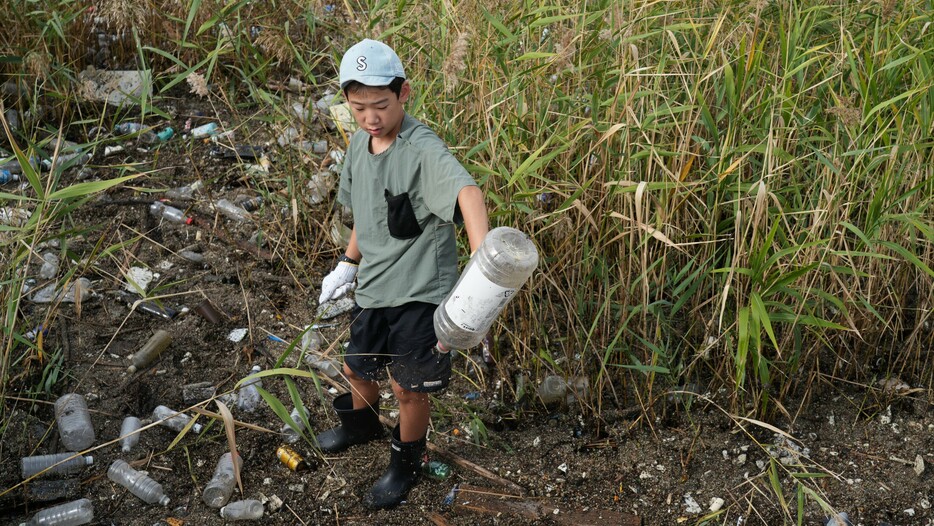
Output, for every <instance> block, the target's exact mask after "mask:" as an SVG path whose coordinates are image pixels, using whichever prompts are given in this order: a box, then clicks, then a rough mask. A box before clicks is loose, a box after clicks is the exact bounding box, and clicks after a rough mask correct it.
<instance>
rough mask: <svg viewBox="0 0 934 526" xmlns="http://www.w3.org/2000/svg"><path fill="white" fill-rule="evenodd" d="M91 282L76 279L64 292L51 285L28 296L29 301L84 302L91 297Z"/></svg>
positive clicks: (85, 279) (54, 284)
mask: <svg viewBox="0 0 934 526" xmlns="http://www.w3.org/2000/svg"><path fill="white" fill-rule="evenodd" d="M93 293H94V291H93V287H92V286H91V280H89V279H87V278H78V279H76V280H75V281H72V282H71V283H69V284H68V287H67V288H66V289H65V290H64V292H62V291H60V290H58V285H57V284H56V283H52V284H50V285H47V286H45V287H43V288H41V289H39V290H37V291H35V292H33V293H32V294H31V295H30V298H29V299H30V301H32V302H33V303H53V302H58V301H60V302H62V303H75V300H76V299H77V300H78V301H82V302H83V301H85V300H87V299H88V298H90V297H91V296H92V295H93Z"/></svg>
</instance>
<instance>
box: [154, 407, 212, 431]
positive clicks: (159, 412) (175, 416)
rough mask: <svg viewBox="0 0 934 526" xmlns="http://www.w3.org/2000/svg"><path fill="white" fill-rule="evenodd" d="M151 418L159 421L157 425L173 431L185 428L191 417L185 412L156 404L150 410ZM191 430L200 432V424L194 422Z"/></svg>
mask: <svg viewBox="0 0 934 526" xmlns="http://www.w3.org/2000/svg"><path fill="white" fill-rule="evenodd" d="M152 419H153V421H159V425H161V426H164V427H167V428H169V429H171V430H173V431H181V430H182V429H185V426H186V425H188V422H189V421H190V420H191V417H190V416H188V415H186V414H185V413H179V412H178V411H176V410H174V409H169V408H168V407H166V406H164V405H157V406H156V408H155V409H153V410H152ZM191 430H192V431H194V432H195V433H200V432H201V424H195V425H193V426H191Z"/></svg>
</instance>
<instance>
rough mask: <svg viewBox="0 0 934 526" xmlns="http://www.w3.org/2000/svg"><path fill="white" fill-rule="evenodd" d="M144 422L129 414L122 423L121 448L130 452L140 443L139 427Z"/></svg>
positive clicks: (125, 451)
mask: <svg viewBox="0 0 934 526" xmlns="http://www.w3.org/2000/svg"><path fill="white" fill-rule="evenodd" d="M141 425H142V422H140V421H139V418H136V417H135V416H128V417H126V418H124V419H123V423H122V424H120V450H121V451H123V452H124V453H129V452H130V451H131V450H132V449H133V448H134V447H135V446H136V444H138V443H139V428H140V427H141Z"/></svg>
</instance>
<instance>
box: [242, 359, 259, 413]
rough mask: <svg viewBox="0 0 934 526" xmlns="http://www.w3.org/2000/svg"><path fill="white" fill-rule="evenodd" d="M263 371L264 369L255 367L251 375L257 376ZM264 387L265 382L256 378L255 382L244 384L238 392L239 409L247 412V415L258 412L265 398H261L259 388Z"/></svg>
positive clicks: (251, 370)
mask: <svg viewBox="0 0 934 526" xmlns="http://www.w3.org/2000/svg"><path fill="white" fill-rule="evenodd" d="M262 370H263V368H262V367H260V366H258V365H254V366H253V368H252V369H250V374H255V373H258V372H260V371H262ZM262 386H263V381H262V379H260V378H254V379H253V380H249V381H247V382H244V383H243V385H241V386H240V389H239V390H238V391H237V409H239V410H241V411H246V412H247V413H252V412H253V411H256V409H257V408H258V407H259V403H260V400H262V398H263V397H262V396H260V394H259V390H258V389H257V388H259V387H262Z"/></svg>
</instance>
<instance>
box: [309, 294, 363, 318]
mask: <svg viewBox="0 0 934 526" xmlns="http://www.w3.org/2000/svg"><path fill="white" fill-rule="evenodd" d="M354 305H356V303H355V302H354V300H353V299H352V298H349V297H347V296H344V297H341V298H338V299H336V300H331V301H327V302H325V303H322V304H321V305H319V306H318V310H317V311H316V312H315V318H317V319H319V320H329V319H331V318H334V317H336V316H340V315H341V314H343V313H345V312H350V311H351V310H352V309H353V308H354Z"/></svg>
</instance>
